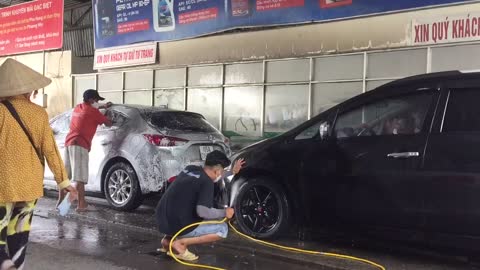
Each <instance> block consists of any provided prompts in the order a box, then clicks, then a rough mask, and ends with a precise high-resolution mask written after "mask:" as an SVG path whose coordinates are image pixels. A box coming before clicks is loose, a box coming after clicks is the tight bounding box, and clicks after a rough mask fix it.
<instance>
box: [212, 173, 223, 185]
mask: <svg viewBox="0 0 480 270" xmlns="http://www.w3.org/2000/svg"><path fill="white" fill-rule="evenodd" d="M220 179H222V174H220V175H219V176H217V178H215V181H213V182H214V183H217V182H218V181H220Z"/></svg>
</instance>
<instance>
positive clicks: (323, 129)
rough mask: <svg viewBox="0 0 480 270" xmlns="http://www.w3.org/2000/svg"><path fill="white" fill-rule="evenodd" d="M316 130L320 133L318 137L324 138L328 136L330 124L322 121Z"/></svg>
mask: <svg viewBox="0 0 480 270" xmlns="http://www.w3.org/2000/svg"><path fill="white" fill-rule="evenodd" d="M318 129H319V130H318V132H319V134H320V139H322V140H325V139H327V138H328V133H329V131H330V124H329V123H328V122H323V123H322V124H320V127H319V128H318Z"/></svg>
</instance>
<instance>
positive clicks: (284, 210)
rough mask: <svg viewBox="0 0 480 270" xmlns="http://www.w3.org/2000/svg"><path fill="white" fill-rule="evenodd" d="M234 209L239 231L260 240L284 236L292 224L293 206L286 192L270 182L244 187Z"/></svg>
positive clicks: (257, 180)
mask: <svg viewBox="0 0 480 270" xmlns="http://www.w3.org/2000/svg"><path fill="white" fill-rule="evenodd" d="M234 208H235V219H236V224H237V225H238V227H239V229H240V230H241V231H242V232H244V233H246V234H248V235H250V236H252V237H255V238H258V239H269V238H275V237H278V236H280V235H281V234H282V232H284V231H285V229H286V228H287V227H288V224H289V221H290V205H289V203H288V199H287V195H286V193H285V191H284V190H283V188H282V187H281V186H280V185H278V184H277V183H275V182H273V181H270V180H267V179H262V178H259V179H250V180H248V181H246V182H245V183H244V184H242V185H241V186H240V188H239V190H238V193H237V196H236V198H235V203H234Z"/></svg>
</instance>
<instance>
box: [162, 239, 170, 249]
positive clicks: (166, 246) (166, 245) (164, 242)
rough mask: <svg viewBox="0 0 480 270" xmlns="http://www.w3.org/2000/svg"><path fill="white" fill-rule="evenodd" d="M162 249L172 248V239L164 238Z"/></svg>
mask: <svg viewBox="0 0 480 270" xmlns="http://www.w3.org/2000/svg"><path fill="white" fill-rule="evenodd" d="M162 247H163V248H164V249H166V250H168V248H169V247H170V238H167V237H163V239H162Z"/></svg>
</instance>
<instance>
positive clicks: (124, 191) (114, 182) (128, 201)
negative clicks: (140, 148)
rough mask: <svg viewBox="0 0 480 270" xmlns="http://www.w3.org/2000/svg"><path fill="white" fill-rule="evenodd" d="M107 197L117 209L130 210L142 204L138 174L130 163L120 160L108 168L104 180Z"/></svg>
mask: <svg viewBox="0 0 480 270" xmlns="http://www.w3.org/2000/svg"><path fill="white" fill-rule="evenodd" d="M104 192H105V198H106V199H107V201H108V203H109V204H110V205H111V206H113V207H114V208H115V209H118V210H122V211H129V210H134V209H136V208H138V207H139V206H140V205H141V204H142V199H143V196H142V192H141V190H140V185H139V184H138V178H137V174H136V173H135V171H134V170H133V168H132V166H130V164H127V163H124V162H118V163H115V164H113V166H112V167H110V169H109V170H108V172H107V174H106V177H105V181H104Z"/></svg>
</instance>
